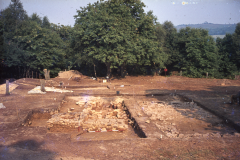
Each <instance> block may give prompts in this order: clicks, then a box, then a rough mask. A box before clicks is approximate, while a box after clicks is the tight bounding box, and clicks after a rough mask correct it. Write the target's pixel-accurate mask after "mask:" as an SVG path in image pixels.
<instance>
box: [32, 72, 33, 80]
mask: <svg viewBox="0 0 240 160" xmlns="http://www.w3.org/2000/svg"><path fill="white" fill-rule="evenodd" d="M32 79H33V71H32Z"/></svg>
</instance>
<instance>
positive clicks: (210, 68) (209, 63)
mask: <svg viewBox="0 0 240 160" xmlns="http://www.w3.org/2000/svg"><path fill="white" fill-rule="evenodd" d="M177 43H178V49H179V52H180V55H181V56H180V57H179V58H180V59H179V63H180V67H181V69H182V70H183V73H184V74H185V75H187V76H190V77H202V76H203V75H205V73H206V72H208V73H209V75H211V76H213V77H214V76H215V75H216V74H217V73H218V66H219V61H218V59H219V55H218V53H217V47H216V44H215V41H214V39H213V38H212V37H211V36H209V35H208V31H207V30H204V29H195V28H189V27H186V28H183V29H181V30H180V32H179V33H178V41H177Z"/></svg>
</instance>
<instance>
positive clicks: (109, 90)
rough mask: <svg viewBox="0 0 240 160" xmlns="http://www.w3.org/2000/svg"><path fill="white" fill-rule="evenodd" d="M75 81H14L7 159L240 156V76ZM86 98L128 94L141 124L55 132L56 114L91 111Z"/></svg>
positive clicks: (2, 119) (1, 149) (2, 124)
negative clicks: (237, 97) (82, 100)
mask: <svg viewBox="0 0 240 160" xmlns="http://www.w3.org/2000/svg"><path fill="white" fill-rule="evenodd" d="M69 78H70V77H68V76H66V77H64V78H54V79H51V80H50V81H47V82H46V86H49V87H52V86H53V87H56V88H57V87H58V88H61V87H62V86H59V84H60V82H63V87H62V88H64V89H65V87H66V89H67V90H72V91H73V92H71V93H60V92H47V93H46V94H28V91H29V90H31V89H33V88H35V87H36V86H39V84H40V82H39V79H30V78H26V79H20V80H17V81H16V83H15V82H14V84H16V85H18V87H16V88H15V89H13V90H12V91H11V94H10V95H5V94H3V93H4V91H3V93H2V94H0V103H3V105H4V106H5V107H6V108H3V109H0V159H4V160H5V159H6V160H8V159H36V160H37V159H39V160H40V159H58V160H60V159H63V160H65V159H66V160H68V159H69V160H70V159H239V158H240V157H239V156H240V148H239V146H240V145H239V144H240V140H239V137H240V136H239V131H240V119H239V117H240V106H238V105H237V104H229V102H230V96H231V95H232V94H236V93H237V92H238V91H239V90H240V81H239V80H219V79H204V78H202V79H196V78H195V79H194V78H186V77H179V76H173V77H162V76H154V77H152V76H138V77H126V78H124V79H111V80H110V82H106V83H103V81H102V80H92V79H90V78H88V77H84V78H81V79H78V80H74V79H69ZM78 86H79V87H78ZM117 91H119V92H118V93H119V94H116V93H117ZM79 96H86V97H87V96H96V97H106V98H114V97H116V96H118V97H121V98H123V99H124V103H125V105H126V106H127V108H128V112H129V114H130V117H131V118H132V121H134V124H132V126H133V127H128V130H127V131H124V132H95V133H87V132H84V133H82V134H79V132H78V130H77V129H75V130H69V131H68V132H50V131H49V130H48V128H47V121H48V120H49V118H51V115H54V114H56V113H65V112H67V111H68V109H69V108H74V110H75V111H81V110H82V109H83V108H80V107H79V108H77V107H76V102H77V99H74V97H75V98H76V97H79ZM180 102H181V103H180ZM183 102H189V105H188V104H187V103H184V104H186V105H182V104H183ZM191 102H194V104H192V106H190V103H191ZM164 104H165V105H164ZM154 106H155V107H154ZM146 109H148V110H146ZM150 111H154V112H153V113H155V112H157V113H158V114H156V115H155V114H153V113H151V112H150ZM159 119H160V120H159ZM147 120H149V121H148V122H149V123H148V122H147V123H146V121H147ZM129 125H131V124H129ZM134 127H137V128H138V127H139V129H141V130H142V131H143V132H144V133H145V134H146V138H140V137H139V136H138V134H137V133H136V132H135V131H134Z"/></svg>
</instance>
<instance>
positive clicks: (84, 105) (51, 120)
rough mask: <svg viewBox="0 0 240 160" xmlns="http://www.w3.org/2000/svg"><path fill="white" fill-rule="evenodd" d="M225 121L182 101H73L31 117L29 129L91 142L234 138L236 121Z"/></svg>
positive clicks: (165, 96) (80, 98)
mask: <svg viewBox="0 0 240 160" xmlns="http://www.w3.org/2000/svg"><path fill="white" fill-rule="evenodd" d="M125 100H126V102H125ZM127 101H128V102H127ZM224 121H225V119H224V118H223V117H221V115H217V114H216V113H214V112H212V111H209V110H207V109H206V107H204V106H202V105H201V104H200V103H199V102H192V100H189V99H188V98H187V97H184V96H181V95H174V96H173V95H169V94H159V95H151V96H150V95H145V96H136V97H135V98H131V97H130V96H126V97H124V96H123V97H122V96H109V95H108V96H101V97H96V95H94V96H93V95H81V96H79V95H76V96H75V95H71V96H70V95H68V96H66V97H65V98H64V100H63V103H62V105H61V107H59V108H58V109H55V110H54V109H52V110H50V109H49V110H39V111H32V113H31V114H29V115H28V117H27V120H26V123H25V124H26V125H31V126H45V127H46V128H47V129H48V132H50V133H56V132H58V133H59V132H60V133H69V134H71V135H72V136H71V137H72V139H73V140H76V141H88V140H111V139H126V138H162V137H165V138H189V137H208V136H210V135H211V136H215V137H216V136H217V137H222V136H223V135H224V136H225V135H229V134H231V135H235V133H236V131H235V130H234V129H233V127H234V126H232V125H231V121H229V122H230V123H228V124H226V123H224ZM236 130H237V129H236ZM237 131H238V130H237Z"/></svg>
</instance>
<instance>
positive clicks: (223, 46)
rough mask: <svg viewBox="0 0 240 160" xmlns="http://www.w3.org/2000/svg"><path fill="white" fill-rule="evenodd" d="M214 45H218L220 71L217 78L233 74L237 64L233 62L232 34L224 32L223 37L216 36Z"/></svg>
mask: <svg viewBox="0 0 240 160" xmlns="http://www.w3.org/2000/svg"><path fill="white" fill-rule="evenodd" d="M216 45H217V47H218V53H219V61H220V65H219V72H220V73H221V77H219V78H222V77H227V76H229V75H233V74H234V73H235V72H236V70H237V66H236V63H235V59H236V57H235V54H234V52H235V51H234V47H233V38H232V35H231V34H226V35H225V37H224V38H223V39H221V38H217V39H216Z"/></svg>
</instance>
